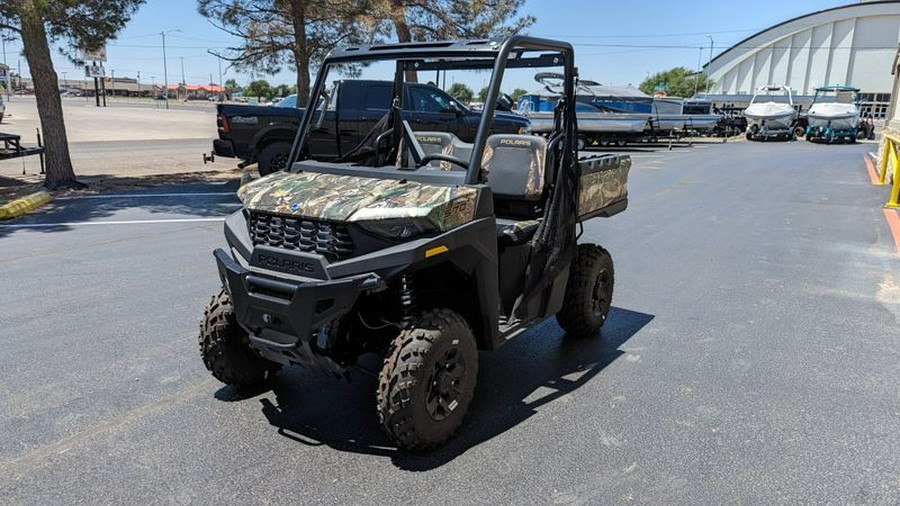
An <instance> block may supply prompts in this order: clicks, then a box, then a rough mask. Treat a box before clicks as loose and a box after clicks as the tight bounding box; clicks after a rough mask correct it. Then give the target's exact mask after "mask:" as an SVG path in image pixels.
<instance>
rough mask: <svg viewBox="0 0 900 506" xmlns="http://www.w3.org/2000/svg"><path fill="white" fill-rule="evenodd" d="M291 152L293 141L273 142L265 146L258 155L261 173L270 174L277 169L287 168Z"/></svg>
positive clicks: (257, 161) (261, 174)
mask: <svg viewBox="0 0 900 506" xmlns="http://www.w3.org/2000/svg"><path fill="white" fill-rule="evenodd" d="M290 153H291V143H289V142H273V143H271V144H269V145H267V146H266V147H264V148H263V149H262V151H260V152H259V156H257V157H256V163H257V166H258V168H259V175H260V176H268V175H269V174H271V173H273V172H275V171H278V170H282V169H284V168H286V167H287V159H288V156H289V155H290Z"/></svg>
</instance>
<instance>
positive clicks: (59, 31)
mask: <svg viewBox="0 0 900 506" xmlns="http://www.w3.org/2000/svg"><path fill="white" fill-rule="evenodd" d="M142 3H144V0H54V1H47V0H16V1H13V2H0V28H6V29H9V30H12V31H13V32H15V33H17V34H18V35H19V37H21V39H22V46H23V48H24V52H25V60H26V61H27V62H28V68H29V69H30V70H31V79H32V82H33V83H34V94H35V98H36V100H37V106H38V114H39V116H40V119H41V129H42V130H43V132H44V146H45V150H46V153H45V159H46V167H47V175H46V178H45V180H44V185H45V186H47V187H48V188H50V189H56V188H63V187H68V188H73V187H83V186H84V185H83V184H81V183H79V182H78V181H77V180H76V179H75V171H74V170H73V169H72V159H71V157H70V156H69V142H68V139H67V137H66V125H65V120H64V119H63V111H62V102H61V100H60V98H59V82H58V81H57V78H56V71H55V70H54V68H53V60H52V59H51V58H50V42H63V43H64V44H63V47H64V49H66V51H67V53H68V52H71V51H73V50H74V49H75V48H83V49H87V50H96V49H98V48H100V47H101V46H102V45H103V44H104V43H105V42H106V41H108V40H110V39H114V38H115V36H116V34H117V33H118V32H119V30H121V29H122V28H123V27H124V26H125V24H126V23H127V22H128V20H129V19H130V18H131V15H132V14H133V13H134V11H135V10H137V8H138V7H139V6H140V5H141V4H142ZM73 59H74V58H73Z"/></svg>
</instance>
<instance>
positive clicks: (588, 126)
mask: <svg viewBox="0 0 900 506" xmlns="http://www.w3.org/2000/svg"><path fill="white" fill-rule="evenodd" d="M524 115H525V117H526V118H528V119H529V120H530V121H531V131H532V133H536V134H540V133H549V132H550V131H552V130H553V113H552V112H525V113H524ZM577 118H578V131H579V132H589V133H611V134H639V133H641V132H643V131H644V129H646V128H647V126H648V123H649V121H648V120H649V119H650V117H649V116H648V115H646V114H625V113H614V112H578V114H577Z"/></svg>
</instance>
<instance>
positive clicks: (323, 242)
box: [249, 212, 355, 262]
mask: <svg viewBox="0 0 900 506" xmlns="http://www.w3.org/2000/svg"><path fill="white" fill-rule="evenodd" d="M249 225H250V238H251V239H252V240H253V244H254V245H266V246H273V247H276V248H284V249H289V250H296V251H305V252H309V253H318V254H320V255H322V256H324V257H325V258H327V259H328V261H330V262H335V261H340V260H344V259H346V258H350V257H351V256H352V255H353V251H354V249H355V248H354V246H353V241H352V240H351V239H350V234H349V233H348V232H347V227H345V226H344V225H340V224H334V223H329V222H327V221H320V220H311V219H307V218H299V217H295V216H279V215H275V214H268V213H258V212H251V213H250V224H249Z"/></svg>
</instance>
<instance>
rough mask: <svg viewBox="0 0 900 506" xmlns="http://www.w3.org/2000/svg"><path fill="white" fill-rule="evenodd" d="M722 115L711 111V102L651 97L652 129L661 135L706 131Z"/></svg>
mask: <svg viewBox="0 0 900 506" xmlns="http://www.w3.org/2000/svg"><path fill="white" fill-rule="evenodd" d="M721 119H722V116H720V115H718V114H713V113H712V102H701V101H697V100H691V101H689V100H685V99H682V98H655V99H653V120H652V121H653V130H654V131H656V132H660V133H662V134H663V135H676V134H687V133H690V132H697V133H701V134H703V133H707V132H710V131H712V130H713V129H715V128H716V125H718V124H719V121H721Z"/></svg>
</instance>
